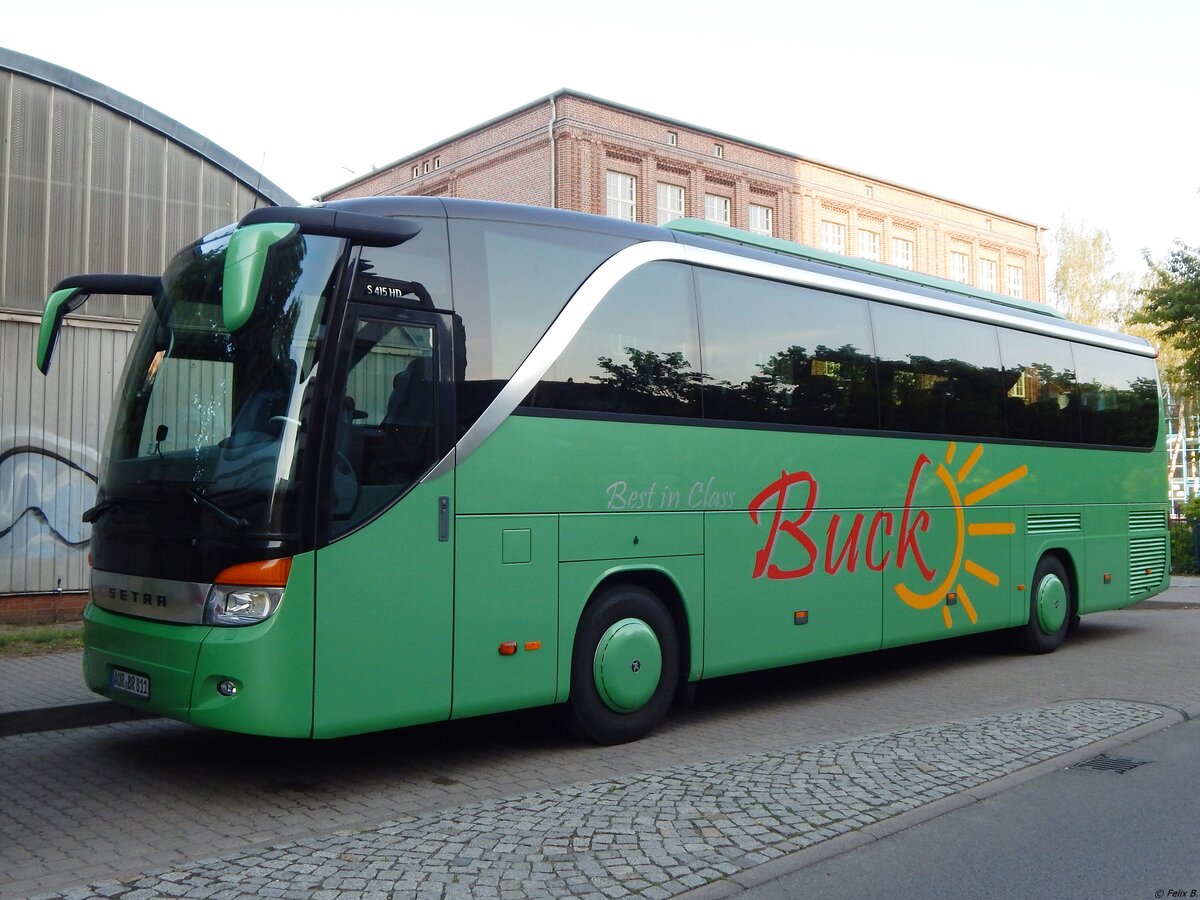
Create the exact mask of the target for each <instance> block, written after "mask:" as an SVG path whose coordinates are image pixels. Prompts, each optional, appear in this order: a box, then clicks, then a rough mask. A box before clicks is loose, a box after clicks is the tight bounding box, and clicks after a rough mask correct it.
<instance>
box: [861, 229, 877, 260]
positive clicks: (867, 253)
mask: <svg viewBox="0 0 1200 900" xmlns="http://www.w3.org/2000/svg"><path fill="white" fill-rule="evenodd" d="M858 255H859V256H861V257H862V258H863V259H873V260H875V262H879V232H878V231H868V230H867V229H865V228H863V229H860V230H859V232H858Z"/></svg>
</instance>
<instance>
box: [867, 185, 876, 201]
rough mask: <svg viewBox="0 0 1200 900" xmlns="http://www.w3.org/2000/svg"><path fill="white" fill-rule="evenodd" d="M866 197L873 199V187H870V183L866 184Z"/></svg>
mask: <svg viewBox="0 0 1200 900" xmlns="http://www.w3.org/2000/svg"><path fill="white" fill-rule="evenodd" d="M867 199H868V200H874V199H875V188H873V187H872V186H871V185H869V184H868V185H867Z"/></svg>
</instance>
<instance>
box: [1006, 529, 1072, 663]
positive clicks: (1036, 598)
mask: <svg viewBox="0 0 1200 900" xmlns="http://www.w3.org/2000/svg"><path fill="white" fill-rule="evenodd" d="M1028 613H1029V615H1028V618H1027V620H1026V622H1025V624H1024V625H1022V626H1020V627H1019V628H1018V629H1017V636H1018V639H1019V642H1020V644H1021V646H1022V647H1023V649H1025V650H1027V651H1028V652H1030V653H1050V652H1053V651H1054V650H1057V649H1058V648H1059V646H1061V645H1062V642H1063V640H1064V638H1066V636H1067V632H1068V631H1069V630H1071V629H1072V627H1073V626H1074V624H1075V623H1076V621H1077V620H1078V613H1079V590H1078V582H1077V580H1076V576H1075V566H1074V564H1073V561H1072V559H1071V557H1070V554H1068V553H1067V552H1066V551H1064V550H1061V549H1052V550H1047V551H1045V552H1044V553H1043V554H1042V555H1041V557H1040V558H1039V559H1038V562H1037V566H1035V567H1034V570H1033V577H1032V578H1031V579H1030V582H1029V607H1028Z"/></svg>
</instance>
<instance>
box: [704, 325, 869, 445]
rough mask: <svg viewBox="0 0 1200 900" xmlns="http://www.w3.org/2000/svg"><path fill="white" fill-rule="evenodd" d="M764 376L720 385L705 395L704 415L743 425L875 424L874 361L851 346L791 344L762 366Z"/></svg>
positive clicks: (708, 388)
mask: <svg viewBox="0 0 1200 900" xmlns="http://www.w3.org/2000/svg"><path fill="white" fill-rule="evenodd" d="M756 368H758V370H759V373H760V374H756V375H751V376H750V377H749V378H748V379H746V380H745V381H743V382H741V383H739V384H730V383H728V382H722V383H720V384H715V385H710V386H708V387H707V388H706V391H705V416H706V417H707V418H718V419H732V420H735V421H742V422H746V421H748V422H769V423H779V424H791V425H828V426H840V427H846V428H873V427H875V426H876V424H877V422H876V403H875V379H874V367H873V365H872V360H871V357H870V356H868V355H866V354H864V353H861V352H860V351H859V350H858V349H857V348H856V347H854V346H853V345H851V344H846V345H845V346H843V347H840V348H838V349H836V350H834V349H831V348H829V347H826V346H824V345H819V346H818V347H817V348H816V350H814V351H812V352H811V353H810V352H809V351H808V349H807V348H805V347H801V346H799V345H796V344H793V345H792V346H790V347H787V348H785V349H783V350H779V351H777V352H776V353H774V354H772V355H771V356H770V357H768V358H767V361H766V362H765V363H759V364H758V365H757V366H756Z"/></svg>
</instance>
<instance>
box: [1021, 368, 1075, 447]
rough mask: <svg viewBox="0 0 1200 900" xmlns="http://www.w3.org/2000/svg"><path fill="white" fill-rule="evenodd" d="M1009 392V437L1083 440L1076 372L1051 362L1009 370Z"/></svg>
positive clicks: (1069, 440) (1067, 440)
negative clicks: (1060, 367) (1080, 430)
mask: <svg viewBox="0 0 1200 900" xmlns="http://www.w3.org/2000/svg"><path fill="white" fill-rule="evenodd" d="M1006 380H1007V381H1008V382H1011V383H1010V385H1009V387H1008V391H1007V392H1006V393H1005V417H1006V419H1007V424H1008V436H1009V437H1011V438H1028V439H1033V440H1041V441H1063V442H1066V443H1075V442H1078V440H1079V399H1078V396H1077V394H1076V387H1075V372H1074V371H1073V370H1071V369H1059V370H1056V369H1055V368H1054V366H1052V365H1050V364H1049V363H1030V364H1029V365H1026V366H1023V367H1021V368H1019V369H1015V370H1014V369H1009V370H1007V372H1006Z"/></svg>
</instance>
